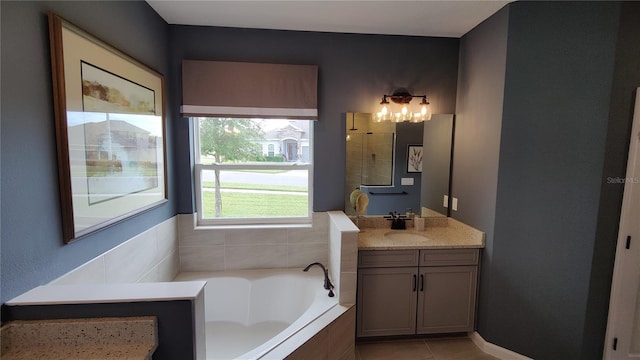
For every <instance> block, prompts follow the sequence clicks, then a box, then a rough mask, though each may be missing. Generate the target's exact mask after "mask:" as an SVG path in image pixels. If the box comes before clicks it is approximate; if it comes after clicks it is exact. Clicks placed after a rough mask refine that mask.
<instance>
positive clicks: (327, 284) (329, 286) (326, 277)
mask: <svg viewBox="0 0 640 360" xmlns="http://www.w3.org/2000/svg"><path fill="white" fill-rule="evenodd" d="M313 265H318V266H320V267H321V268H322V271H323V272H324V288H325V289H327V290H329V297H334V294H333V284H332V283H331V280H329V269H327V268H326V267H324V265H322V264H321V263H319V262H314V263H311V264H309V265H307V267H306V268H304V270H302V271H305V272H307V271H309V269H310V268H311V267H312V266H313Z"/></svg>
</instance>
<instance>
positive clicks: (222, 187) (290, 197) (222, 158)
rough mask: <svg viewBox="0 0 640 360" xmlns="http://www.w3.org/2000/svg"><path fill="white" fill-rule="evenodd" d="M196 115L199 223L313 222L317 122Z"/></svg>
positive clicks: (196, 174)
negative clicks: (314, 133)
mask: <svg viewBox="0 0 640 360" xmlns="http://www.w3.org/2000/svg"><path fill="white" fill-rule="evenodd" d="M192 119H193V121H194V129H195V139H196V141H194V147H195V149H194V152H195V160H196V166H195V188H196V207H197V212H198V224H199V225H240V224H247V225H249V224H255V225H261V224H291V223H309V222H310V221H311V211H312V210H311V209H312V201H311V192H310V191H309V189H311V188H312V187H311V181H312V178H313V165H312V151H311V149H312V138H313V136H312V128H313V121H310V120H273V119H268V120H267V119H245V118H219V117H196V118H192Z"/></svg>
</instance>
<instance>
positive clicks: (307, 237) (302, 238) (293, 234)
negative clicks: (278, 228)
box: [287, 227, 328, 244]
mask: <svg viewBox="0 0 640 360" xmlns="http://www.w3.org/2000/svg"><path fill="white" fill-rule="evenodd" d="M287 238H288V242H289V244H318V243H320V244H326V243H327V238H328V236H327V230H326V229H320V228H314V227H310V228H290V229H287Z"/></svg>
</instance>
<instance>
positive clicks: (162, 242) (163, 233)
mask: <svg viewBox="0 0 640 360" xmlns="http://www.w3.org/2000/svg"><path fill="white" fill-rule="evenodd" d="M155 232H156V241H157V244H158V245H157V246H158V254H157V255H158V259H157V261H158V262H159V261H162V259H164V258H165V257H167V255H169V254H171V253H172V252H174V251H176V249H177V248H178V221H177V219H176V217H175V216H174V217H172V218H171V219H168V220H166V221H163V222H162V223H160V224H159V225H158V226H156V227H155Z"/></svg>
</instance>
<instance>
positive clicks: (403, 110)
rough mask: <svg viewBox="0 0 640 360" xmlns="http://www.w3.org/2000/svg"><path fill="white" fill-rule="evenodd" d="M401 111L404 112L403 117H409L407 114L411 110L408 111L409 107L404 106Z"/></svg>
mask: <svg viewBox="0 0 640 360" xmlns="http://www.w3.org/2000/svg"><path fill="white" fill-rule="evenodd" d="M400 111H401V112H402V116H405V115H407V112H408V111H409V110H407V105H403V106H402V110H400Z"/></svg>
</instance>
